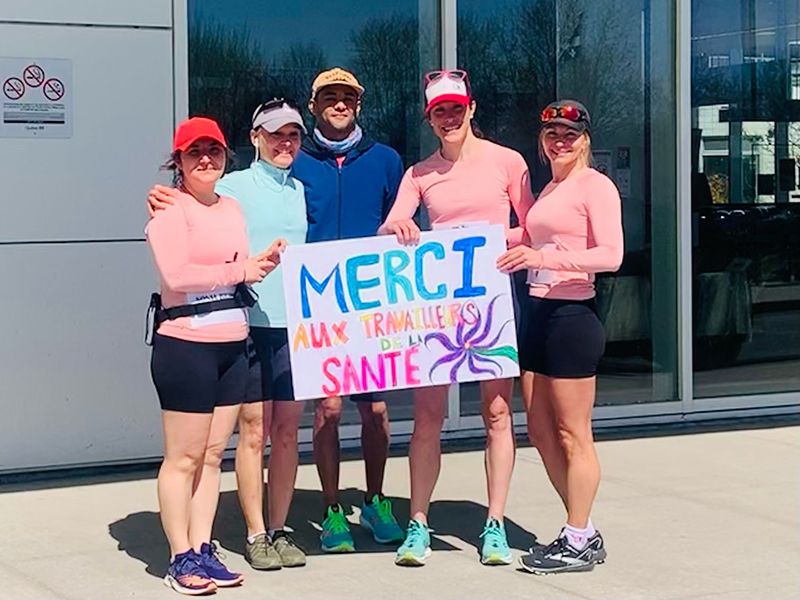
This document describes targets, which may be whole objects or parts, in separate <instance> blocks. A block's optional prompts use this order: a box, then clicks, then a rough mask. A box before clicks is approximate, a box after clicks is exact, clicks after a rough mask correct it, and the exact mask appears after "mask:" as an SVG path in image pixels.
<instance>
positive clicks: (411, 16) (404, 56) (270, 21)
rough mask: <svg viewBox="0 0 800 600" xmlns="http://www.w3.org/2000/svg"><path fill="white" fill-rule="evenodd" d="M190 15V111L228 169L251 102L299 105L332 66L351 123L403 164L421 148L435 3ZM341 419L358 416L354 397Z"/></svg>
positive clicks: (328, 3)
mask: <svg viewBox="0 0 800 600" xmlns="http://www.w3.org/2000/svg"><path fill="white" fill-rule="evenodd" d="M188 15H189V28H188V29H189V114H190V115H208V116H212V117H214V118H215V119H217V120H218V121H219V122H220V124H221V126H222V128H223V130H224V132H225V134H226V135H227V136H228V139H229V143H230V144H231V147H232V148H233V149H234V151H235V152H236V164H235V168H241V167H244V166H246V165H247V164H249V162H250V161H251V160H252V159H253V155H254V153H253V148H252V146H251V144H250V140H249V129H250V118H251V115H252V112H253V110H254V109H255V107H256V106H257V105H258V104H259V103H261V102H263V101H265V100H269V99H271V98H273V97H289V98H292V99H294V100H296V101H297V102H299V103H300V105H301V106H305V105H306V103H307V102H308V100H309V94H310V91H311V82H312V80H313V79H314V77H315V76H316V75H317V73H319V72H320V71H321V70H323V69H327V68H331V67H334V66H341V67H344V68H347V69H350V70H352V71H353V72H354V73H355V74H356V76H357V77H358V79H359V81H360V82H361V84H362V85H363V86H364V87H365V88H366V92H365V94H364V100H363V110H362V113H361V115H360V117H359V119H360V122H361V125H362V127H363V128H364V130H365V132H366V133H367V134H369V135H371V136H372V137H374V138H376V139H377V140H378V141H380V142H383V143H386V144H388V145H390V146H391V147H393V148H394V149H395V150H397V151H398V152H399V153H400V155H401V156H402V158H403V161H404V162H405V164H406V165H410V164H412V163H414V162H416V161H418V160H419V159H420V157H421V155H422V154H424V150H421V149H420V147H421V145H423V144H425V143H426V140H425V138H424V137H423V135H424V134H423V128H422V89H421V80H422V74H423V73H425V72H427V71H429V70H431V69H434V68H437V67H438V66H439V64H440V45H441V42H440V34H439V30H440V26H439V3H438V1H437V0H386V1H383V2H362V3H359V4H358V5H343V4H342V3H341V2H334V1H332V0H314V1H313V2H312V1H309V0H297V1H295V2H282V3H281V2H271V3H269V4H268V5H267V4H266V3H264V2H259V1H258V0H228V1H226V2H219V1H217V0H189V1H188ZM310 124H311V121H310V120H309V125H310ZM391 406H392V414H391V416H392V419H393V420H404V419H410V418H411V416H412V413H411V403H410V392H398V393H396V395H395V397H393V398H392V400H391ZM308 412H309V411H307V419H306V421H305V422H304V424H305V425H307V424H308V423H309V422H310V421H309V415H308ZM343 421H344V422H346V423H349V422H357V421H358V417H357V416H356V415H355V409H354V406H353V403H350V402H348V403H346V412H345V416H344V419H343Z"/></svg>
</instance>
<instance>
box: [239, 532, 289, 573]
mask: <svg viewBox="0 0 800 600" xmlns="http://www.w3.org/2000/svg"><path fill="white" fill-rule="evenodd" d="M244 558H245V560H246V561H247V562H249V563H250V566H251V567H253V568H254V569H258V570H259V571H275V570H277V569H280V568H281V566H282V561H281V557H280V555H279V554H278V552H277V551H276V550H275V547H274V546H273V545H272V542H271V541H270V539H269V537H267V534H266V533H259V534H258V535H257V536H256V539H255V540H254V541H253V543H252V544H251V543H250V542H249V541H247V540H245V546H244Z"/></svg>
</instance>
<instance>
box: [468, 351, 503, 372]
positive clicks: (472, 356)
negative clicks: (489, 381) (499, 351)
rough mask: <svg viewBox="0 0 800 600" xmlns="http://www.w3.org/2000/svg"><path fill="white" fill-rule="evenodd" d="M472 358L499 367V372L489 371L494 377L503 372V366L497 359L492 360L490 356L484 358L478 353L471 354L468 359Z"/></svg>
mask: <svg viewBox="0 0 800 600" xmlns="http://www.w3.org/2000/svg"><path fill="white" fill-rule="evenodd" d="M473 358H474V359H475V362H476V363H483V364H491V365H492V366H494V367H497V368H498V369H500V372H499V373H494V372H493V371H490V372H491V373H492V375H494V376H495V377H499V376H500V375H502V374H503V367H502V365H501V364H500V363H498V362H497V361H494V360H492V359H491V358H486V357H485V356H480V355H479V354H472V355H471V356H470V360H472V359H473ZM484 372H485V371H484Z"/></svg>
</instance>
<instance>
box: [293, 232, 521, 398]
mask: <svg viewBox="0 0 800 600" xmlns="http://www.w3.org/2000/svg"><path fill="white" fill-rule="evenodd" d="M505 249H506V243H505V237H504V234H503V228H502V227H501V226H499V225H478V226H474V227H464V228H456V229H445V230H437V231H434V232H428V233H423V234H422V237H421V240H420V242H419V244H417V245H416V246H401V245H400V244H398V243H397V241H396V239H395V238H394V236H382V237H374V238H362V239H355V240H344V241H336V242H324V243H319V244H308V245H300V246H291V247H289V248H288V249H287V250H286V252H285V253H284V255H283V259H282V264H283V279H284V290H285V295H286V309H287V314H288V320H289V345H290V350H291V361H292V372H293V375H294V377H293V379H294V391H295V396H296V398H297V399H298V400H306V399H310V398H324V397H329V396H339V395H349V394H358V393H363V392H374V391H382V390H393V389H401V388H413V387H422V386H429V385H436V384H449V383H456V382H463V381H476V380H482V379H494V378H497V377H514V376H517V375H519V366H518V364H517V342H516V328H515V325H514V309H513V303H512V299H511V281H510V278H509V277H508V275H504V274H503V273H501V272H499V271H498V270H497V269H496V268H495V261H496V260H497V257H499V256H500V255H501V254H502V253H503V252H505Z"/></svg>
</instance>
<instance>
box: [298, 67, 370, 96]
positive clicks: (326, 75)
mask: <svg viewBox="0 0 800 600" xmlns="http://www.w3.org/2000/svg"><path fill="white" fill-rule="evenodd" d="M329 85H346V86H347V87H351V88H353V89H354V90H355V91H356V92H358V95H359V96H361V94H363V93H364V87H363V86H362V85H361V84H360V83H358V79H356V76H355V75H353V74H352V73H351V72H350V71H345V70H344V69H341V68H339V67H335V68H333V69H329V70H328V71H323V72H322V73H320V74H319V75H317V77H316V79H314V83H312V84H311V98H312V99H313V98H316V97H317V93H318V92H319V91H320V90H321V89H322V88H324V87H327V86H329Z"/></svg>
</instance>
